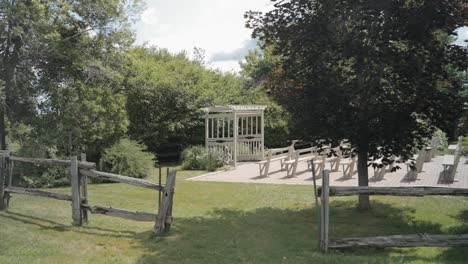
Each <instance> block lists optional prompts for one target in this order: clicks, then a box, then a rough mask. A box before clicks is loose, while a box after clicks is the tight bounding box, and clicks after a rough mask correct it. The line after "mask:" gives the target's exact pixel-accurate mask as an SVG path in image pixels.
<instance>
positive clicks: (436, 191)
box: [318, 186, 468, 196]
mask: <svg viewBox="0 0 468 264" xmlns="http://www.w3.org/2000/svg"><path fill="white" fill-rule="evenodd" d="M329 192H330V194H329V195H330V196H351V195H359V194H365V195H393V196H426V195H453V196H468V189H462V188H447V187H356V186H354V187H348V186H336V187H332V186H330V187H329ZM318 193H319V195H320V194H321V193H322V188H321V187H319V188H318Z"/></svg>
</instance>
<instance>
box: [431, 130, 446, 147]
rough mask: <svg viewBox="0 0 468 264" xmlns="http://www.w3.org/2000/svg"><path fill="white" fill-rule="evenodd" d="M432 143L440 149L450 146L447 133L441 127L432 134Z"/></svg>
mask: <svg viewBox="0 0 468 264" xmlns="http://www.w3.org/2000/svg"><path fill="white" fill-rule="evenodd" d="M432 144H433V146H434V147H435V148H437V149H438V150H444V149H445V148H447V147H448V139H447V135H446V134H445V133H444V132H443V131H442V130H440V129H437V130H436V131H435V132H434V134H433V135H432Z"/></svg>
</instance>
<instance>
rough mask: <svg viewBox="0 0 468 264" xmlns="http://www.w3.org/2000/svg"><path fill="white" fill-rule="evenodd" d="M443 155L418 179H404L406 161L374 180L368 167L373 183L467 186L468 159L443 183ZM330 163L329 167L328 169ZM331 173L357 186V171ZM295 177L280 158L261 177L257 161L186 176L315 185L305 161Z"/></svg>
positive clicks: (333, 179) (340, 182) (334, 179)
mask: <svg viewBox="0 0 468 264" xmlns="http://www.w3.org/2000/svg"><path fill="white" fill-rule="evenodd" d="M442 160H443V157H442V156H436V157H435V158H433V159H432V161H431V162H426V163H424V166H423V170H422V172H420V173H419V174H418V178H417V179H416V180H412V181H408V180H406V179H405V176H406V173H407V169H406V165H405V164H400V167H401V168H400V169H399V170H397V171H395V172H391V173H390V172H389V173H387V174H385V176H384V177H383V179H375V178H374V177H373V176H374V170H373V169H372V168H369V177H370V178H369V185H370V186H437V187H454V188H468V164H466V162H468V160H467V159H466V158H465V157H461V158H460V163H459V165H458V169H457V173H456V175H455V180H454V182H453V183H446V182H441V180H440V179H441V172H442ZM328 166H329V165H328V164H327V167H326V169H329V167H328ZM341 169H342V167H341V166H340V171H338V172H332V173H331V174H330V185H332V186H357V185H358V180H357V173H356V174H354V175H353V177H352V178H350V179H344V178H343V172H342V171H341ZM297 171H298V172H297V174H296V177H287V176H286V171H281V170H280V163H279V161H276V162H272V164H271V165H270V174H269V175H268V177H260V173H259V169H258V165H257V164H255V163H242V164H238V165H237V168H235V169H232V170H228V171H219V172H213V173H208V174H205V175H201V176H197V177H193V178H190V179H187V180H188V181H211V182H244V183H270V184H297V185H302V184H312V183H313V181H312V172H311V171H310V170H307V165H306V163H305V162H302V163H300V164H299V166H298V170H297ZM317 184H319V185H320V184H321V180H320V179H318V180H317Z"/></svg>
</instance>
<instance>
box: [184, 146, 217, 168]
mask: <svg viewBox="0 0 468 264" xmlns="http://www.w3.org/2000/svg"><path fill="white" fill-rule="evenodd" d="M181 159H182V169H184V170H207V171H215V170H216V169H217V168H220V167H222V166H223V165H224V157H223V155H222V154H216V153H210V152H208V151H207V150H206V148H205V147H203V146H192V147H188V148H186V149H184V151H182V156H181Z"/></svg>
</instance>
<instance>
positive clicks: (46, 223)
mask: <svg viewBox="0 0 468 264" xmlns="http://www.w3.org/2000/svg"><path fill="white" fill-rule="evenodd" d="M1 217H4V218H8V219H11V220H14V221H18V222H21V223H23V224H28V225H34V226H37V227H39V228H41V229H43V230H54V231H58V232H62V231H73V232H77V233H81V234H88V235H98V236H112V237H127V238H134V237H135V235H137V233H136V232H131V231H116V230H112V229H108V228H101V227H93V226H87V225H83V226H81V227H73V226H71V225H65V224H63V223H59V222H55V221H52V220H49V219H44V218H39V217H34V216H30V215H25V214H20V213H16V212H11V211H5V212H4V213H3V214H2V215H1Z"/></svg>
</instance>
